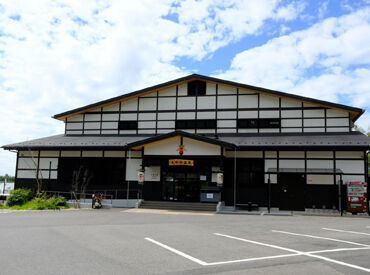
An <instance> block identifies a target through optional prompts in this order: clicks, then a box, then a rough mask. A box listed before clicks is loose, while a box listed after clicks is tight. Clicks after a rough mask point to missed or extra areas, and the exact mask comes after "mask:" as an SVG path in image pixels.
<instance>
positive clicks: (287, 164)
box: [279, 159, 304, 168]
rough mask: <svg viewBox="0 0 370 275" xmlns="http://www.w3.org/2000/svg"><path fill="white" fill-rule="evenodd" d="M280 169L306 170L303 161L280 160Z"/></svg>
mask: <svg viewBox="0 0 370 275" xmlns="http://www.w3.org/2000/svg"><path fill="white" fill-rule="evenodd" d="M279 168H304V160H303V159H294V160H292V159H280V160H279Z"/></svg>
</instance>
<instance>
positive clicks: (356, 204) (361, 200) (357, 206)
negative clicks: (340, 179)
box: [347, 181, 367, 213]
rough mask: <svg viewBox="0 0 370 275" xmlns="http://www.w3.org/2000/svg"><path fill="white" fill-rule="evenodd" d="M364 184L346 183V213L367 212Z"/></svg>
mask: <svg viewBox="0 0 370 275" xmlns="http://www.w3.org/2000/svg"><path fill="white" fill-rule="evenodd" d="M366 188H367V185H366V182H361V181H350V182H347V211H348V212H356V213H363V212H366V211H367V192H366Z"/></svg>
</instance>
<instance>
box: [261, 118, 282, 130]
mask: <svg viewBox="0 0 370 275" xmlns="http://www.w3.org/2000/svg"><path fill="white" fill-rule="evenodd" d="M259 127H260V128H279V127H280V119H278V118H264V119H260V120H259Z"/></svg>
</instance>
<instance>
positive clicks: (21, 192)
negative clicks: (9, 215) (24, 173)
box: [6, 188, 33, 206]
mask: <svg viewBox="0 0 370 275" xmlns="http://www.w3.org/2000/svg"><path fill="white" fill-rule="evenodd" d="M32 196H33V192H32V190H30V189H22V188H19V189H15V190H12V191H11V192H10V195H9V197H8V199H7V200H6V202H7V205H8V206H14V205H23V204H25V203H26V202H27V201H29V200H31V199H32Z"/></svg>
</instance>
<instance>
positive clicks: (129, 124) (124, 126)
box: [118, 120, 137, 130]
mask: <svg viewBox="0 0 370 275" xmlns="http://www.w3.org/2000/svg"><path fill="white" fill-rule="evenodd" d="M118 129H119V130H137V121H136V120H129V121H119V122H118Z"/></svg>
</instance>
